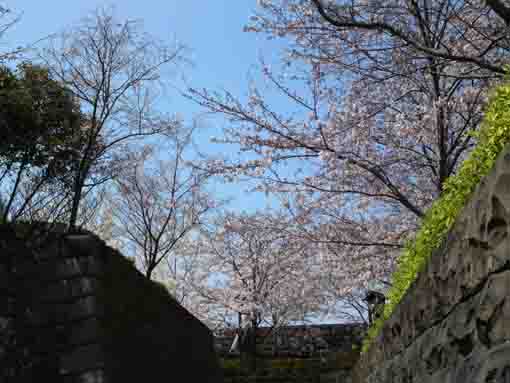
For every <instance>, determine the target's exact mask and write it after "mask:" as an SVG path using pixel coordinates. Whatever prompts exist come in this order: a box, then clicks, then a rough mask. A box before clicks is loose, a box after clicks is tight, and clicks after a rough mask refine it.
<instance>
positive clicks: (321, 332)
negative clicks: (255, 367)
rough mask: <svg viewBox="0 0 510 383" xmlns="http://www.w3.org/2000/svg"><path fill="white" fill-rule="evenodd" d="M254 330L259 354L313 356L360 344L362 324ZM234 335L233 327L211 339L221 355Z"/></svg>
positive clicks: (348, 350) (227, 348)
mask: <svg viewBox="0 0 510 383" xmlns="http://www.w3.org/2000/svg"><path fill="white" fill-rule="evenodd" d="M258 330H259V331H258V334H257V347H258V351H259V352H260V354H261V355H263V356H280V357H287V356H297V357H306V356H312V357H313V356H319V355H324V354H328V353H335V352H338V351H342V352H350V351H352V349H353V347H360V346H361V341H362V339H363V336H364V335H365V331H366V326H365V325H364V324H361V323H344V324H320V325H306V326H301V325H296V326H283V327H281V328H279V329H277V331H275V332H274V333H272V334H271V333H270V334H269V335H268V334H267V333H268V329H267V328H265V327H261V328H259V329H258ZM235 334H236V330H230V331H225V332H224V334H222V336H217V337H216V338H215V347H216V350H217V352H218V353H219V354H220V355H221V356H227V355H229V350H230V346H231V345H232V342H233V341H234V337H235Z"/></svg>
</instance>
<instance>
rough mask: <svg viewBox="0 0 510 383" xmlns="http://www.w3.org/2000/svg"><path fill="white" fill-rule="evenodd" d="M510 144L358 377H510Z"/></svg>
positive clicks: (418, 380) (493, 380)
mask: <svg viewBox="0 0 510 383" xmlns="http://www.w3.org/2000/svg"><path fill="white" fill-rule="evenodd" d="M509 224H510V147H507V148H506V150H505V151H504V152H503V153H501V155H500V156H499V157H498V159H497V163H496V165H495V167H494V169H492V171H491V173H490V174H489V175H488V176H487V177H485V178H484V179H483V180H482V181H481V183H480V184H479V185H478V187H477V188H476V190H475V192H474V194H473V196H472V197H471V199H470V201H469V202H468V203H467V204H466V206H465V207H464V209H463V211H462V212H461V214H460V216H459V217H458V219H457V221H456V223H455V224H454V226H453V228H452V230H451V231H450V233H449V235H448V237H447V238H446V240H445V241H444V243H443V245H442V246H441V248H440V249H438V250H437V251H436V252H435V253H434V254H433V255H432V256H431V258H430V260H429V261H428V263H427V265H426V267H425V268H424V270H423V271H422V272H420V273H419V275H418V278H417V280H416V281H415V282H414V283H413V284H412V286H411V287H410V288H409V290H408V291H407V292H406V294H405V296H404V298H403V299H402V301H401V302H400V304H399V305H398V307H397V308H396V309H395V311H394V313H393V314H392V316H391V317H390V319H389V320H388V321H387V322H386V323H385V325H384V326H383V329H382V331H381V333H380V334H379V336H378V337H377V338H376V339H375V341H374V343H373V344H372V346H371V347H370V349H369V351H368V352H367V353H366V354H363V355H362V357H361V359H360V360H359V362H358V363H357V365H356V367H355V369H354V373H353V378H354V380H353V381H354V382H355V383H362V382H363V383H375V382H377V383H386V382H388V383H390V382H391V383H404V382H413V383H425V382H434V383H443V382H451V383H456V382H458V383H503V382H504V383H510V238H509Z"/></svg>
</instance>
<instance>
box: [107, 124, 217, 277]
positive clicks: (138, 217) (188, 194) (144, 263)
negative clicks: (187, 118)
mask: <svg viewBox="0 0 510 383" xmlns="http://www.w3.org/2000/svg"><path fill="white" fill-rule="evenodd" d="M191 134H192V130H185V129H180V130H176V131H174V133H173V134H172V135H167V140H166V141H165V150H166V151H168V153H169V154H170V156H171V157H170V158H171V159H169V160H157V161H153V162H155V164H151V161H150V154H151V151H152V149H151V147H150V146H147V147H146V149H147V150H145V151H144V152H143V153H142V154H141V155H140V156H139V157H138V158H137V161H136V165H135V166H133V167H127V168H126V169H124V170H123V171H122V172H121V174H120V176H119V177H118V179H117V180H116V181H115V186H114V188H115V192H114V197H113V198H112V207H113V208H112V209H111V210H112V213H113V215H114V217H115V222H116V224H115V226H116V228H115V229H114V231H115V234H116V236H118V237H120V238H121V239H123V240H124V241H125V242H126V244H127V245H128V247H130V249H131V250H132V252H133V253H134V256H135V257H136V259H137V260H138V261H139V262H140V264H141V268H142V269H143V272H144V273H145V276H146V277H147V278H149V279H150V278H151V277H152V275H153V272H154V270H155V269H156V267H158V265H160V264H161V263H162V262H163V261H164V260H167V259H168V258H170V257H172V256H176V250H177V249H178V246H179V244H180V242H182V241H184V239H185V237H186V236H188V235H189V234H191V232H192V231H193V230H194V229H197V228H198V227H199V226H200V225H202V224H203V223H204V222H205V219H206V217H207V216H208V214H209V213H211V212H212V210H213V208H214V207H215V206H216V203H215V202H214V201H213V200H212V198H211V197H210V196H209V194H208V193H207V191H206V183H207V181H208V174H206V173H203V172H200V171H197V169H195V168H193V166H191V164H190V163H189V161H187V160H186V155H187V154H189V153H187V152H186V151H187V150H188V149H190V145H191Z"/></svg>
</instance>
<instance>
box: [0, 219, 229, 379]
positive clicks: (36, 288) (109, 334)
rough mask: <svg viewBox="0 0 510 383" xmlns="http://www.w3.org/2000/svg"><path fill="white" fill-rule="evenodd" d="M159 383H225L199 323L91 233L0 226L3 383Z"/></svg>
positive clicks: (0, 362) (209, 336) (0, 373)
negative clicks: (38, 232)
mask: <svg viewBox="0 0 510 383" xmlns="http://www.w3.org/2000/svg"><path fill="white" fill-rule="evenodd" d="M29 242H30V247H28V246H27V243H29ZM178 377H179V378H178ZM181 377H182V378H181ZM160 380H168V381H186V382H197V383H199V382H200V383H202V382H214V383H215V382H220V381H222V380H221V370H220V367H219V361H218V358H217V356H216V354H215V351H214V347H213V337H212V334H211V332H210V331H209V329H208V328H207V327H206V326H205V325H203V324H202V323H201V322H200V321H199V320H198V319H196V318H195V317H194V316H193V315H191V314H190V313H189V312H188V311H187V310H185V309H184V308H183V307H182V306H181V305H180V304H179V303H178V302H176V301H175V300H174V299H173V298H172V297H171V296H170V295H169V294H168V293H167V292H166V290H164V289H162V288H161V286H159V285H157V284H155V283H153V282H151V281H148V280H147V279H145V277H144V276H143V275H142V274H141V273H139V272H138V271H137V270H136V269H135V268H134V266H133V265H132V264H131V263H130V262H129V261H127V260H126V259H125V258H124V257H123V256H122V255H121V254H120V253H118V252H117V251H115V250H113V249H111V248H109V247H107V246H106V245H105V244H104V242H103V241H101V240H100V239H99V238H97V237H96V236H94V235H91V234H90V233H81V234H74V235H65V234H64V233H62V232H59V231H58V230H53V231H51V232H50V233H45V234H44V235H43V236H42V237H39V239H34V237H33V235H31V236H30V241H28V240H27V238H26V237H25V238H23V239H20V238H18V237H17V235H16V234H14V232H13V231H12V228H10V227H8V226H6V225H0V383H7V382H16V383H23V382H36V381H41V382H43V381H44V382H46V381H48V382H49V381H51V382H65V383H67V382H69V383H77V382H90V383H99V382H108V383H116V382H142V381H160Z"/></svg>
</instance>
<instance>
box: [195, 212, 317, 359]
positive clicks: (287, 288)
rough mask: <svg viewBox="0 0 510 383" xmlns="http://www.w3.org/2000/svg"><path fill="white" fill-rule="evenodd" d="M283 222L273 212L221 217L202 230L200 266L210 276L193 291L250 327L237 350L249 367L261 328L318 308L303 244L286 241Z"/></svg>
mask: <svg viewBox="0 0 510 383" xmlns="http://www.w3.org/2000/svg"><path fill="white" fill-rule="evenodd" d="M285 223H286V222H285V217H283V216H280V215H278V214H276V213H268V212H265V213H254V214H250V215H248V214H234V213H226V214H225V216H223V217H220V218H219V219H218V221H217V223H216V225H215V226H214V227H213V228H211V229H209V230H208V231H204V235H205V238H206V239H207V243H206V244H205V245H204V244H202V246H204V249H203V250H202V262H203V267H204V268H206V269H207V270H208V273H209V276H211V278H202V281H201V282H200V281H196V282H195V289H196V290H197V291H199V293H200V294H201V295H202V296H203V297H204V298H205V299H206V300H207V301H208V302H209V303H212V304H216V305H220V306H223V307H225V308H226V309H228V310H230V312H231V315H232V314H233V315H234V316H235V315H236V314H238V315H239V316H240V317H241V319H242V323H243V325H244V324H247V325H249V331H247V333H246V334H245V336H243V337H242V339H243V340H242V341H241V342H240V343H241V344H240V349H241V354H242V355H249V356H250V358H249V360H250V362H251V363H250V366H251V368H253V367H254V366H253V364H252V363H255V356H256V338H255V337H256V334H257V329H258V328H259V327H260V326H262V325H263V324H266V325H269V327H270V331H269V332H268V334H270V332H271V330H273V331H274V330H276V329H277V328H278V327H280V326H283V325H285V324H288V323H289V322H291V321H299V320H301V319H303V318H304V317H306V316H308V315H311V314H314V313H317V312H319V311H320V310H321V309H322V306H321V302H322V301H321V297H322V295H321V293H320V291H319V289H318V285H316V284H315V283H314V277H315V276H314V274H313V272H314V271H315V270H313V268H312V267H310V264H309V262H311V258H312V257H311V255H310V254H307V253H306V252H307V248H306V243H303V242H293V241H290V240H289V237H288V236H286V235H285V234H284V227H285Z"/></svg>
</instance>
